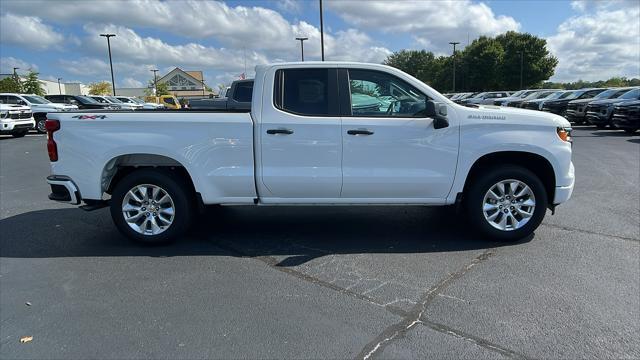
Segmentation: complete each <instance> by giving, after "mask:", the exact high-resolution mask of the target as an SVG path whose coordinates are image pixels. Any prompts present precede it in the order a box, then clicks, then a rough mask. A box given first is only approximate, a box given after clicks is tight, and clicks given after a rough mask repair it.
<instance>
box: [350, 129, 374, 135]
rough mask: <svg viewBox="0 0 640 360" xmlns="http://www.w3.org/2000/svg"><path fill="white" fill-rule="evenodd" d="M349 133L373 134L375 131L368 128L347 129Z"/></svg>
mask: <svg viewBox="0 0 640 360" xmlns="http://www.w3.org/2000/svg"><path fill="white" fill-rule="evenodd" d="M347 134H349V135H373V131H371V130H367V129H355V130H347Z"/></svg>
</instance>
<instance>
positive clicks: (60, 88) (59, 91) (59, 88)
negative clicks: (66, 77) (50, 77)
mask: <svg viewBox="0 0 640 360" xmlns="http://www.w3.org/2000/svg"><path fill="white" fill-rule="evenodd" d="M60 80H62V78H58V94H60V95H62V87H61V86H60Z"/></svg>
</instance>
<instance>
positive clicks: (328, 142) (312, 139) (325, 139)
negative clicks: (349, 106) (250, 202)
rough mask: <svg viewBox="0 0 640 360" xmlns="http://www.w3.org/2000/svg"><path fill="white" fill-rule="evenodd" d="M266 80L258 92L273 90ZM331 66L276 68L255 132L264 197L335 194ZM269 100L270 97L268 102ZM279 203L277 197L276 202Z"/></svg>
mask: <svg viewBox="0 0 640 360" xmlns="http://www.w3.org/2000/svg"><path fill="white" fill-rule="evenodd" d="M269 85H270V82H267V83H266V84H265V88H264V89H263V91H264V92H265V93H272V89H268V88H267V87H268V86H269ZM337 98H338V95H337V73H336V69H335V68H308V67H305V68H300V69H296V68H292V69H281V70H277V71H276V72H275V77H274V83H273V98H272V99H267V98H265V99H264V102H263V104H262V116H261V118H262V121H261V123H260V125H259V127H258V128H259V131H260V135H259V136H260V149H261V152H260V157H261V160H260V162H261V176H260V180H261V183H259V184H258V186H259V190H260V189H262V190H266V191H261V197H262V198H263V201H265V202H269V201H270V200H271V201H274V198H286V199H292V200H291V201H293V202H295V199H296V198H298V199H302V198H307V199H319V201H322V199H328V198H339V197H340V187H341V185H342V170H341V164H340V163H341V161H342V138H341V135H340V131H341V128H340V115H339V112H338V104H337ZM270 100H271V101H270ZM275 201H279V200H275Z"/></svg>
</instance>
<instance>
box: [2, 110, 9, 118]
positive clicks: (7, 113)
mask: <svg viewBox="0 0 640 360" xmlns="http://www.w3.org/2000/svg"><path fill="white" fill-rule="evenodd" d="M8 117H9V112H8V111H0V119H6V118H8Z"/></svg>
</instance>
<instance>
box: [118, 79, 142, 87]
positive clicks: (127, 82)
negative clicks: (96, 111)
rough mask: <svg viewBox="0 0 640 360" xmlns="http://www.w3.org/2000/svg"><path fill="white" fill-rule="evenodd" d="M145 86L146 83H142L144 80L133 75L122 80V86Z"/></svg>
mask: <svg viewBox="0 0 640 360" xmlns="http://www.w3.org/2000/svg"><path fill="white" fill-rule="evenodd" d="M143 86H144V84H143V83H142V81H140V80H136V79H134V78H131V77H126V78H124V80H123V81H122V87H126V88H141V87H143Z"/></svg>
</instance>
